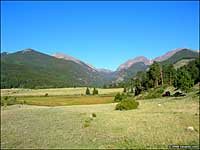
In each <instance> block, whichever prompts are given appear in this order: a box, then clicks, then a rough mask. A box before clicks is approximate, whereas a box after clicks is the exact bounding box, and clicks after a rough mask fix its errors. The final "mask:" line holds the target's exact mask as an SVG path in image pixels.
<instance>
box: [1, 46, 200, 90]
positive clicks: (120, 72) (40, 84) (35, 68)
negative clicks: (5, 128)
mask: <svg viewBox="0 0 200 150" xmlns="http://www.w3.org/2000/svg"><path fill="white" fill-rule="evenodd" d="M198 57H199V52H197V51H193V50H191V49H187V48H181V49H175V50H172V51H169V52H167V53H166V54H164V55H162V56H159V57H157V58H155V59H152V60H150V59H148V58H146V57H144V56H139V57H136V58H133V59H129V60H128V61H126V62H125V63H123V64H121V65H120V66H119V67H118V68H117V70H116V71H111V70H107V69H103V68H102V69H98V68H95V67H94V66H92V65H90V64H88V63H85V62H83V61H81V60H79V59H76V58H74V57H72V56H69V55H66V54H61V53H55V54H53V55H52V56H50V55H47V54H44V53H41V52H38V51H36V50H33V49H30V48H29V49H25V50H21V51H18V52H15V53H6V52H3V53H1V88H13V87H21V88H50V87H72V86H103V85H105V84H111V83H119V82H125V81H127V80H128V79H130V78H131V77H134V76H135V75H136V73H137V72H138V71H145V70H146V69H148V67H149V66H150V65H151V64H152V63H153V62H154V61H158V62H160V63H161V64H163V65H169V64H176V63H177V62H179V61H182V60H192V59H196V58H198Z"/></svg>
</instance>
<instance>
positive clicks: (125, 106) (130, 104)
mask: <svg viewBox="0 0 200 150" xmlns="http://www.w3.org/2000/svg"><path fill="white" fill-rule="evenodd" d="M138 106H139V102H136V101H135V100H134V99H131V98H126V99H123V100H122V101H121V102H119V103H118V104H117V105H116V107H115V109H116V110H130V109H136V108H137V107H138Z"/></svg>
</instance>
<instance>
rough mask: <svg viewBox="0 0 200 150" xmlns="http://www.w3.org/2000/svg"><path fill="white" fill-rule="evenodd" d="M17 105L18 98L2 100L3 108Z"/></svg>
mask: <svg viewBox="0 0 200 150" xmlns="http://www.w3.org/2000/svg"><path fill="white" fill-rule="evenodd" d="M14 104H17V101H16V97H8V96H6V97H4V98H3V99H1V106H5V105H14Z"/></svg>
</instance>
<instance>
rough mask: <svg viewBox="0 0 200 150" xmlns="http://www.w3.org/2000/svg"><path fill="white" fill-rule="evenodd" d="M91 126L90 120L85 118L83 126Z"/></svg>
mask: <svg viewBox="0 0 200 150" xmlns="http://www.w3.org/2000/svg"><path fill="white" fill-rule="evenodd" d="M89 126H90V120H89V119H87V120H85V122H84V125H83V127H84V128H87V127H89Z"/></svg>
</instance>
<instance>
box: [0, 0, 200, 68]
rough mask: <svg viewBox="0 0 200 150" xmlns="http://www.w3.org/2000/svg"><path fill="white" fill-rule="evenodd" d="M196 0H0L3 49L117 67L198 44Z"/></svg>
mask: <svg viewBox="0 0 200 150" xmlns="http://www.w3.org/2000/svg"><path fill="white" fill-rule="evenodd" d="M198 12H199V6H198V2H194V1H193V2H186V1H185V2H183V1H179V2H175V1H172V2H163V1H158V2H156V1H154V2H145V1H143V2H134V1H132V2H117V1H116V2H114V1H113V2H103V1H102V2H98V1H93V2H67V1H63V2H53V1H49V2H48V1H46V2H45V1H44V2H19V1H18V2H1V51H7V52H15V51H18V50H23V49H26V48H33V49H36V50H38V51H41V52H44V53H46V54H53V53H55V52H60V53H64V54H68V55H71V56H73V57H76V58H78V59H81V60H83V61H85V62H87V63H90V64H93V65H94V66H95V67H97V68H107V69H112V70H115V69H116V68H117V67H118V66H119V65H120V64H121V63H124V62H125V61H126V60H128V59H130V58H134V57H136V56H146V57H147V58H154V57H157V56H159V55H162V54H164V53H166V52H167V51H169V50H173V49H176V48H183V47H187V48H191V49H194V50H197V49H198V47H199V43H198V41H199V37H198V36H199V35H198V34H199V27H198V26H199V19H198V18H199V13H198Z"/></svg>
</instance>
